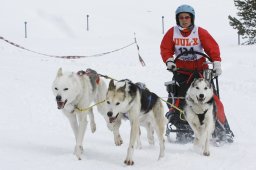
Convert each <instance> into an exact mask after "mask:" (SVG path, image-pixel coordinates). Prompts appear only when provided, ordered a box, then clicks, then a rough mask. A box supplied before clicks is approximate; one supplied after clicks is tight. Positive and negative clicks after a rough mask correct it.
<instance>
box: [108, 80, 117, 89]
mask: <svg viewBox="0 0 256 170" xmlns="http://www.w3.org/2000/svg"><path fill="white" fill-rule="evenodd" d="M115 88H116V86H115V84H114V80H113V79H111V80H110V82H109V85H108V90H109V91H111V90H115Z"/></svg>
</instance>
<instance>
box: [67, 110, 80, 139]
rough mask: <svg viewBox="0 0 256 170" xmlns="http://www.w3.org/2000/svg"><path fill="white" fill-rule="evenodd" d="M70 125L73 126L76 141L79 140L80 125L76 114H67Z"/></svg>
mask: <svg viewBox="0 0 256 170" xmlns="http://www.w3.org/2000/svg"><path fill="white" fill-rule="evenodd" d="M66 116H67V118H68V120H69V123H70V125H71V128H72V130H73V133H74V136H75V139H76V140H77V134H78V123H77V118H76V114H66Z"/></svg>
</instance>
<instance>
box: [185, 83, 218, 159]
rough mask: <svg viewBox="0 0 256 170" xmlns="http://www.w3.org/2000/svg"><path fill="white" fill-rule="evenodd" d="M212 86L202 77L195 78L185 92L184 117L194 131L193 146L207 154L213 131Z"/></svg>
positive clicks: (208, 153)
mask: <svg viewBox="0 0 256 170" xmlns="http://www.w3.org/2000/svg"><path fill="white" fill-rule="evenodd" d="M213 95H214V94H213V87H212V85H211V84H210V83H209V82H208V81H207V80H205V79H204V78H199V79H195V80H194V81H193V82H192V84H191V85H190V87H189V89H188V91H187V93H186V105H185V117H186V120H187V121H188V123H189V125H190V126H191V128H192V130H193V131H194V135H195V139H194V146H198V147H200V148H202V150H203V155H205V156H209V155H210V150H209V141H210V138H211V136H212V133H213V131H214V126H215V125H214V113H213V111H214V99H213Z"/></svg>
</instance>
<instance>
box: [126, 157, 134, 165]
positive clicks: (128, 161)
mask: <svg viewBox="0 0 256 170" xmlns="http://www.w3.org/2000/svg"><path fill="white" fill-rule="evenodd" d="M124 163H125V164H126V165H129V166H130V165H134V161H133V160H128V159H126V160H125V161H124Z"/></svg>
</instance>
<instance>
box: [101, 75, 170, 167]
mask: <svg viewBox="0 0 256 170" xmlns="http://www.w3.org/2000/svg"><path fill="white" fill-rule="evenodd" d="M106 102H107V109H108V112H107V115H108V117H109V122H115V121H116V119H118V118H119V117H120V115H123V114H126V115H127V117H128V119H129V121H130V125H131V130H130V143H129V147H128V150H127V156H126V158H125V161H124V163H125V164H126V165H133V164H134V161H133V152H134V145H135V142H136V141H138V138H139V131H140V125H141V126H144V127H146V130H147V133H148V135H147V136H148V140H149V141H150V140H152V138H154V137H153V132H154V131H155V132H156V135H157V137H158V140H159V145H160V154H159V159H160V158H161V157H163V156H164V148H165V146H164V129H165V125H166V119H165V117H164V109H163V105H162V103H161V100H160V98H159V97H158V96H157V95H156V94H155V93H152V92H150V91H149V90H148V89H147V88H146V87H145V86H144V85H143V84H141V83H136V84H135V83H133V82H131V81H130V80H127V79H126V80H121V81H117V82H115V83H114V81H113V80H111V81H110V82H109V87H108V91H107V96H106ZM120 123H121V122H119V126H120ZM119 126H118V127H117V128H119Z"/></svg>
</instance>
